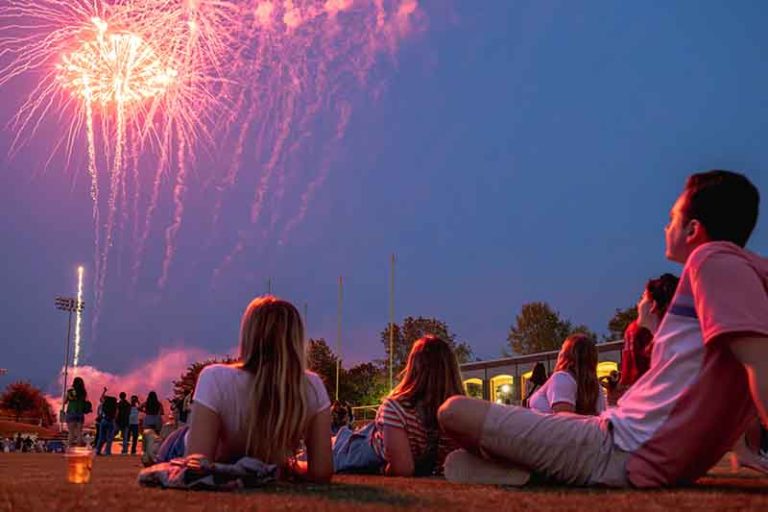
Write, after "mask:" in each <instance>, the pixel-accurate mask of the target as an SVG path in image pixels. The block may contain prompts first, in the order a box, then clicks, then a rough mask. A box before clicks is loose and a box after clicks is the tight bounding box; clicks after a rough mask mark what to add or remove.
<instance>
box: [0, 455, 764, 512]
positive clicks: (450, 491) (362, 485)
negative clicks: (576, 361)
mask: <svg viewBox="0 0 768 512" xmlns="http://www.w3.org/2000/svg"><path fill="white" fill-rule="evenodd" d="M138 471H139V461H138V458H136V457H130V456H113V457H112V458H99V459H97V460H96V461H95V465H94V469H93V479H92V481H91V483H90V484H87V485H79V486H78V485H72V484H68V483H67V482H66V480H65V463H64V458H63V457H62V456H61V455H53V454H24V453H20V454H0V511H2V512H5V511H55V512H64V511H70V510H72V511H91V510H92V511H98V512H113V511H114V512H118V511H140V510H151V511H153V512H159V511H168V512H171V511H206V512H211V511H219V510H222V511H238V512H241V511H250V510H270V511H271V510H313V511H315V510H317V511H326V510H327V511H334V512H347V511H350V512H351V511H378V510H400V509H408V510H426V511H435V512H449V511H454V510H455V511H461V512H471V511H475V510H478V511H479V510H482V511H489V510H490V511H493V512H501V511H506V510H516V509H520V510H526V509H527V510H532V511H537V512H538V511H540V510H546V509H557V510H590V511H597V510H613V511H614V512H624V511H626V510H660V509H673V510H747V509H752V510H768V478H767V477H763V476H760V475H758V474H756V473H754V472H751V471H749V470H741V471H740V472H739V473H736V474H733V473H731V471H730V468H729V467H728V466H727V465H725V464H721V465H720V466H718V467H716V468H715V469H714V470H713V471H712V472H711V473H710V475H708V476H707V477H706V478H704V479H702V480H701V481H700V482H699V483H698V484H697V485H696V486H694V487H690V488H685V489H674V490H661V491H634V490H631V491H616V490H599V489H568V488H564V487H553V486H543V485H540V486H533V487H526V488H523V489H508V488H501V487H494V486H482V485H455V484H451V483H448V482H446V481H444V480H442V479H413V478H382V477H370V476H338V477H336V478H335V479H334V483H333V484H332V485H327V486H307V485H304V486H299V485H279V486H272V487H268V488H264V489H260V490H256V491H248V492H241V493H211V492H184V491H163V490H158V489H146V488H142V487H139V486H138V484H137V483H136V475H137V473H138Z"/></svg>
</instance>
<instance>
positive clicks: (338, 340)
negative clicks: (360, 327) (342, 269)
mask: <svg viewBox="0 0 768 512" xmlns="http://www.w3.org/2000/svg"><path fill="white" fill-rule="evenodd" d="M343 290H344V280H343V278H342V276H339V311H338V319H337V320H338V324H337V331H336V400H338V399H339V372H340V371H341V305H342V301H343V300H344V292H343Z"/></svg>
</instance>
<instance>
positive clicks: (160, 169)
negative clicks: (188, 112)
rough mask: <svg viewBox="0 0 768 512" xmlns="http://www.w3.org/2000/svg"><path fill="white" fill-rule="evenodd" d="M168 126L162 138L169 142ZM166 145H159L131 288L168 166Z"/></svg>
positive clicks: (135, 281) (135, 279)
mask: <svg viewBox="0 0 768 512" xmlns="http://www.w3.org/2000/svg"><path fill="white" fill-rule="evenodd" d="M170 138H171V134H170V126H166V133H165V135H164V137H163V139H165V140H170ZM168 145H169V142H168V143H165V144H161V145H160V158H159V159H158V161H157V167H156V168H155V177H154V180H153V182H152V191H151V193H150V197H149V205H148V207H147V211H146V214H145V216H144V227H143V229H142V231H141V236H140V237H139V239H138V242H137V243H136V252H135V253H134V259H133V277H132V287H135V286H136V283H137V281H138V279H139V272H140V271H141V262H142V261H143V257H144V250H145V247H146V244H147V238H149V231H150V228H151V227H152V217H153V216H154V213H155V210H156V209H157V202H158V199H159V197H160V188H161V186H162V184H163V175H164V173H165V170H166V165H167V164H168Z"/></svg>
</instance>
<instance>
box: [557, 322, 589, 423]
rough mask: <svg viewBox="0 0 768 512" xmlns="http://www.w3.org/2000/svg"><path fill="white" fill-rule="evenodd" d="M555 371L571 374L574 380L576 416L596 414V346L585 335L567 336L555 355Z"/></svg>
mask: <svg viewBox="0 0 768 512" xmlns="http://www.w3.org/2000/svg"><path fill="white" fill-rule="evenodd" d="M555 371H556V372H560V371H564V372H566V371H567V372H571V375H573V376H574V377H575V378H576V406H575V411H574V412H576V413H577V414H589V415H595V414H597V399H598V393H600V384H599V382H598V381H597V346H596V345H595V342H594V341H593V340H592V339H590V338H589V336H587V335H586V334H582V333H576V334H571V335H570V336H568V337H567V338H566V339H565V341H564V342H563V346H562V347H561V348H560V353H559V354H558V355H557V364H556V365H555Z"/></svg>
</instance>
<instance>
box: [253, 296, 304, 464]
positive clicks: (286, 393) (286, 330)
mask: <svg viewBox="0 0 768 512" xmlns="http://www.w3.org/2000/svg"><path fill="white" fill-rule="evenodd" d="M240 361H241V363H240V368H241V369H243V370H245V371H247V372H249V373H252V374H253V376H254V378H253V387H252V388H251V392H250V397H249V404H250V407H249V409H250V410H249V411H248V439H247V444H246V452H247V454H248V456H250V457H254V458H257V459H259V460H261V461H263V462H267V463H272V464H279V465H283V464H285V463H286V461H287V459H288V458H289V457H290V456H292V455H293V454H294V453H295V451H296V449H297V448H298V446H299V442H300V439H301V437H302V434H303V432H304V426H305V425H304V424H305V421H306V417H307V400H306V394H305V386H306V385H307V382H306V377H305V374H304V369H305V355H304V326H303V324H302V322H301V316H300V315H299V312H298V311H297V310H296V308H295V307H294V306H293V305H292V304H291V303H289V302H286V301H284V300H280V299H278V298H276V297H273V296H271V295H266V296H263V297H258V298H256V299H254V300H253V301H252V302H251V303H250V304H249V305H248V307H247V308H246V309H245V312H244V313H243V319H242V322H241V325H240Z"/></svg>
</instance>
